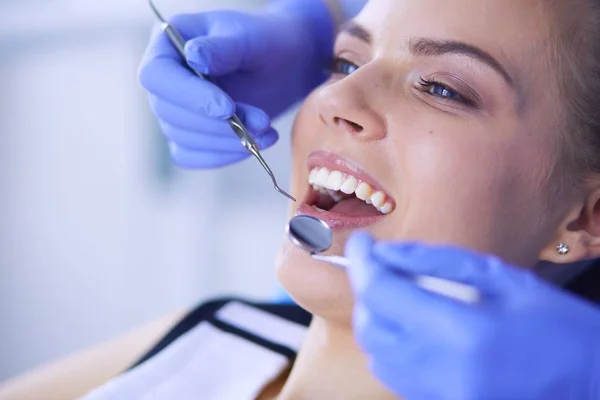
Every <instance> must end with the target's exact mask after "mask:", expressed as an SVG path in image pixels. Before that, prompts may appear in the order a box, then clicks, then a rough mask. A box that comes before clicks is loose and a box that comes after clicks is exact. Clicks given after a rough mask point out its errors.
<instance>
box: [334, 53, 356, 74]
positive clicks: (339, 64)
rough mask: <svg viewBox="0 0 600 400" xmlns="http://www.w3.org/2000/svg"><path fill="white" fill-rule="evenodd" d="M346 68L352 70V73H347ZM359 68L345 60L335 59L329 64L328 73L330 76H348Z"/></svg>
mask: <svg viewBox="0 0 600 400" xmlns="http://www.w3.org/2000/svg"><path fill="white" fill-rule="evenodd" d="M348 67H352V68H354V70H353V71H348ZM359 68H360V67H359V66H358V65H356V64H354V63H352V62H350V61H348V60H346V59H345V58H342V57H335V58H334V59H333V60H332V62H331V67H330V72H331V73H332V74H341V75H350V74H351V73H353V72H356V70H357V69H359Z"/></svg>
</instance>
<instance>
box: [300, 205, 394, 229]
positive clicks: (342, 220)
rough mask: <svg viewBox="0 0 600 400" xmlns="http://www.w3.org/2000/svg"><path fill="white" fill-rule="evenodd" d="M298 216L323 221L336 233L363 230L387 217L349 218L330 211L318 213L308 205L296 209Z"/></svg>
mask: <svg viewBox="0 0 600 400" xmlns="http://www.w3.org/2000/svg"><path fill="white" fill-rule="evenodd" d="M296 215H310V216H312V217H316V218H319V219H321V220H323V221H324V222H325V223H326V224H327V225H329V227H330V228H331V229H332V230H334V231H343V230H349V229H361V228H366V227H367V226H371V225H375V224H377V223H378V222H381V220H382V219H384V218H385V217H387V215H377V216H373V217H349V216H347V215H342V214H338V213H333V212H330V211H317V210H315V209H314V208H312V206H309V205H308V204H306V203H303V204H301V205H300V206H299V207H298V208H297V209H296Z"/></svg>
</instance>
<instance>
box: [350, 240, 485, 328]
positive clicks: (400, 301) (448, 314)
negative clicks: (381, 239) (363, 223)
mask: <svg viewBox="0 0 600 400" xmlns="http://www.w3.org/2000/svg"><path fill="white" fill-rule="evenodd" d="M372 243H373V242H372V239H371V238H370V237H369V236H368V235H365V234H355V235H353V236H351V238H350V240H349V241H348V243H347V245H346V255H347V256H348V257H349V259H350V261H351V266H350V267H349V268H348V275H349V278H350V282H351V285H352V289H353V291H354V294H355V297H356V301H357V302H360V303H362V304H363V305H364V306H365V307H366V308H367V309H368V310H369V312H370V313H372V314H373V315H374V316H375V317H377V318H381V319H382V320H385V321H388V322H389V324H390V325H393V326H397V327H399V328H401V329H404V330H407V331H412V330H413V329H415V330H419V331H426V330H429V329H433V330H434V331H436V330H439V329H442V331H444V330H446V331H448V332H449V333H452V332H453V333H456V334H458V335H460V334H462V333H463V330H464V329H465V325H468V324H470V323H471V319H473V318H474V317H475V315H474V314H473V315H472V313H474V311H473V310H472V309H471V308H470V307H468V306H467V305H465V304H462V303H460V302H457V301H455V300H452V299H449V298H446V297H444V296H441V295H438V294H436V293H431V292H429V291H426V290H424V289H421V288H420V287H419V286H417V284H416V283H415V281H414V279H413V278H412V277H411V276H409V275H407V274H405V273H401V272H400V273H399V272H398V271H397V267H396V265H395V264H394V266H393V267H390V266H389V265H387V263H385V262H382V261H381V260H380V259H379V258H378V257H377V256H376V255H375V253H374V252H373V250H374V246H376V245H373V244H372ZM399 246H400V245H399ZM394 262H396V261H394Z"/></svg>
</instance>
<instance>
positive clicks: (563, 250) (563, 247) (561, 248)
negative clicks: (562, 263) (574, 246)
mask: <svg viewBox="0 0 600 400" xmlns="http://www.w3.org/2000/svg"><path fill="white" fill-rule="evenodd" d="M556 251H557V252H558V254H560V255H561V256H564V255H566V254H568V253H569V251H571V249H570V248H569V246H567V245H566V244H564V243H560V244H559V245H558V246H556Z"/></svg>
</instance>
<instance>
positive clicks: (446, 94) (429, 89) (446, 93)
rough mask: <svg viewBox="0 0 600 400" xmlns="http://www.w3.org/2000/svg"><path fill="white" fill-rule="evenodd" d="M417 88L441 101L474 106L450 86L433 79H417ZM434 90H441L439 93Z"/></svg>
mask: <svg viewBox="0 0 600 400" xmlns="http://www.w3.org/2000/svg"><path fill="white" fill-rule="evenodd" d="M419 86H420V87H421V90H422V91H423V92H425V93H427V94H429V95H430V96H434V97H439V98H440V99H442V100H447V101H454V102H458V103H462V104H465V105H468V106H471V107H474V106H475V104H474V103H473V102H472V101H471V100H469V99H468V98H466V97H464V96H463V95H461V94H460V93H458V92H457V91H456V90H454V89H452V88H451V87H450V86H448V85H446V84H444V83H442V82H439V81H437V80H435V79H431V78H423V77H421V78H419ZM436 89H441V93H440V90H436Z"/></svg>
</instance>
